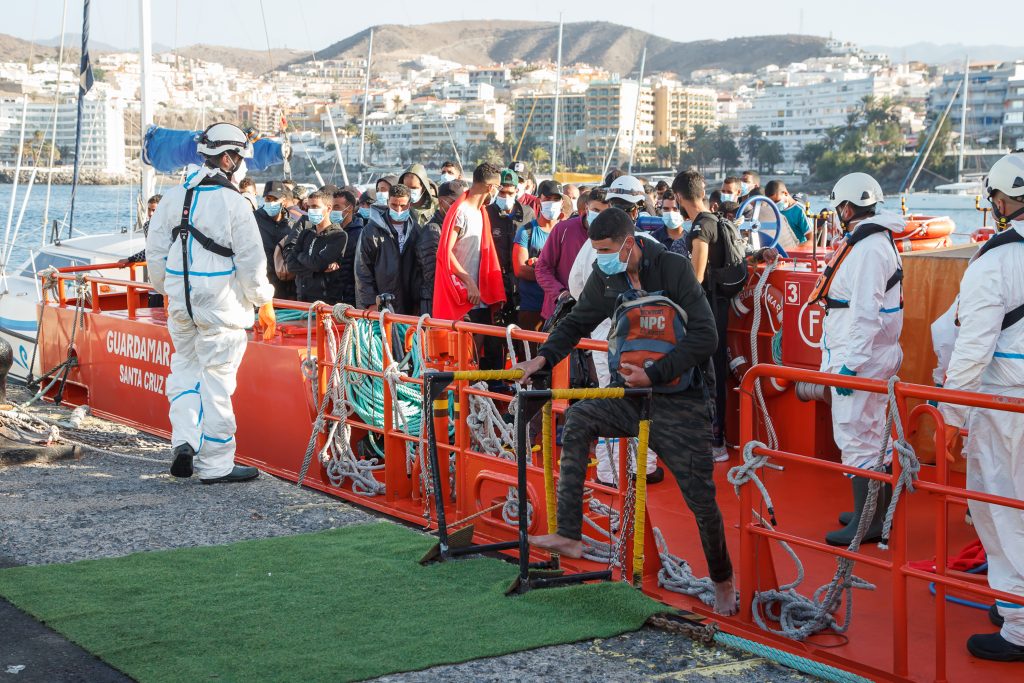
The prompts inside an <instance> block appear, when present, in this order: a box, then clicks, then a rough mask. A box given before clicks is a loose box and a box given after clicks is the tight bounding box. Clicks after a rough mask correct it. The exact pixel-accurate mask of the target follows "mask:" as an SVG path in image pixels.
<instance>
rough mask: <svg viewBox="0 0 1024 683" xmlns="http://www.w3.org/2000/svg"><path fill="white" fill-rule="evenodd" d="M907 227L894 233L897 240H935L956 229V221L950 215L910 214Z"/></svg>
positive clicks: (907, 217)
mask: <svg viewBox="0 0 1024 683" xmlns="http://www.w3.org/2000/svg"><path fill="white" fill-rule="evenodd" d="M905 218H906V219H907V227H906V228H904V229H903V230H902V231H901V232H898V233H893V236H892V237H893V239H895V240H914V241H917V240H934V239H937V238H939V237H949V236H950V235H952V234H953V231H954V230H956V223H954V222H953V219H951V218H950V217H949V216H921V215H918V214H910V215H909V216H905Z"/></svg>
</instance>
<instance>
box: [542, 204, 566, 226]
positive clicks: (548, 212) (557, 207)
mask: <svg viewBox="0 0 1024 683" xmlns="http://www.w3.org/2000/svg"><path fill="white" fill-rule="evenodd" d="M540 213H541V215H542V216H544V219H545V220H548V221H553V220H555V219H556V218H558V216H559V215H561V213H562V202H561V201H560V200H559V201H557V202H542V203H541V206H540Z"/></svg>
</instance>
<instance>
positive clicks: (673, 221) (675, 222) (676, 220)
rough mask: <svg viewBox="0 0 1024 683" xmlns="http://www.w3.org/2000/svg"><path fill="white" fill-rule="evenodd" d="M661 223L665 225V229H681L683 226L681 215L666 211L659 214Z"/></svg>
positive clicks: (676, 212)
mask: <svg viewBox="0 0 1024 683" xmlns="http://www.w3.org/2000/svg"><path fill="white" fill-rule="evenodd" d="M661 222H662V223H664V224H665V227H666V228H668V229H670V230H674V229H676V228H679V227H682V225H683V214H681V213H679V212H678V211H666V212H665V213H663V214H661Z"/></svg>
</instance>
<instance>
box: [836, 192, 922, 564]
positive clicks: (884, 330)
mask: <svg viewBox="0 0 1024 683" xmlns="http://www.w3.org/2000/svg"><path fill="white" fill-rule="evenodd" d="M883 201H884V196H883V194H882V188H881V186H880V185H879V184H878V182H877V181H876V180H875V179H874V178H872V177H871V176H870V175H868V174H866V173H851V174H849V175H846V176H844V177H842V178H840V179H839V182H837V183H836V185H835V188H834V189H833V190H832V194H831V197H830V205H831V208H832V211H833V212H834V213H835V215H836V216H837V218H838V219H839V221H840V223H841V225H842V227H843V229H844V230H845V233H846V234H847V237H846V238H845V243H844V244H842V245H837V246H836V251H835V256H833V260H832V262H831V263H830V264H829V268H828V269H826V273H825V275H824V276H823V278H822V280H821V281H819V287H821V285H822V283H823V282H825V283H827V284H825V289H824V290H823V291H821V292H820V293H816V296H820V297H821V298H823V299H824V301H825V307H826V311H827V312H826V314H825V320H824V323H823V325H822V326H823V330H822V332H823V333H822V339H821V350H822V354H821V370H822V372H831V373H838V374H840V375H849V376H860V377H870V378H874V379H889V378H890V377H891V376H892V375H894V374H896V371H897V370H898V369H899V367H900V363H901V362H902V361H903V350H902V349H901V348H900V332H901V331H902V330H903V287H902V275H903V270H902V262H901V260H900V256H899V253H898V252H897V250H896V246H895V244H894V242H893V238H892V235H893V233H894V232H900V231H901V230H903V228H904V226H905V225H906V221H905V219H904V218H903V216H901V215H898V214H888V213H884V214H881V213H878V208H879V205H880V204H881V203H882V202H883ZM830 275H831V280H830V281H829V280H828V278H829V276H830ZM886 404H887V399H886V397H885V396H884V395H882V394H875V393H870V392H864V391H851V390H849V389H844V388H834V389H833V398H832V433H833V438H834V439H835V442H836V446H838V447H839V450H840V451H841V453H842V461H843V464H844V465H848V466H850V467H857V468H861V469H880V468H881V467H882V466H883V464H884V465H889V464H890V462H891V460H892V455H891V453H890V454H888V455H887V456H886V457H885V458H884V460H885V462H884V463H882V462H879V447H880V445H881V442H882V435H883V433H884V431H885V410H886ZM850 479H851V483H852V488H853V503H854V505H853V512H852V513H846V514H844V515H841V516H840V523H841V524H844V525H845V526H844V527H843V528H842V529H838V530H836V531H833V532H830V533H829V534H827V535H826V536H825V540H826V542H827V543H829V544H830V545H837V546H848V545H849V544H850V543H851V542H852V541H853V537H854V534H855V533H856V531H857V526H858V525H859V524H860V516H861V511H862V510H863V509H864V503H865V500H866V499H867V495H868V484H869V482H870V480H869V479H867V478H866V477H851V478H850ZM889 498H890V487H889V486H888V485H884V486H883V487H882V489H881V490H880V492H879V496H878V498H877V505H876V509H875V514H874V517H873V519H872V521H871V523H870V526H869V527H868V529H867V531H866V533H865V534H864V538H863V539H862V542H864V543H870V542H874V541H878V540H880V539H881V535H882V517H883V513H884V511H885V509H886V508H887V507H888V504H889Z"/></svg>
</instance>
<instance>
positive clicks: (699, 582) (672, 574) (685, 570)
mask: <svg viewBox="0 0 1024 683" xmlns="http://www.w3.org/2000/svg"><path fill="white" fill-rule="evenodd" d="M652 531H653V532H654V543H655V545H657V547H658V555H659V556H660V558H661V569H659V570H658V585H659V586H661V587H662V588H665V589H666V590H670V591H672V592H673V593H681V594H682V595H689V596H691V597H694V598H697V599H698V600H700V601H701V602H703V603H704V604H705V605H707V606H709V607H712V606H714V604H715V584H714V582H713V581H712V580H711V579H710V578H709V577H704V578H703V579H699V578H697V576H696V575H695V574H694V573H693V569H692V568H691V567H690V563H689V562H687V561H686V560H684V559H682V558H681V557H677V556H675V555H673V554H672V553H670V552H669V550H668V543H666V542H665V537H664V536H663V535H662V534H661V529H659V528H658V527H654V528H653V529H652Z"/></svg>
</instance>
